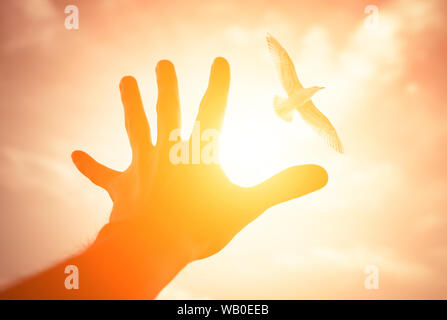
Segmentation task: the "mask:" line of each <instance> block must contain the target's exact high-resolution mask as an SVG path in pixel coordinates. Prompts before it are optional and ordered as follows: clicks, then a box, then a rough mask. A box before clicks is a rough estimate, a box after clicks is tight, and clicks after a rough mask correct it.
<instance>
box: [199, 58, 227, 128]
mask: <svg viewBox="0 0 447 320" xmlns="http://www.w3.org/2000/svg"><path fill="white" fill-rule="evenodd" d="M229 87H230V66H229V64H228V61H227V60H226V59H225V58H222V57H219V58H216V59H214V62H213V65H212V67H211V73H210V79H209V82H208V89H207V90H206V92H205V95H204V96H203V99H202V102H201V103H200V108H199V114H198V115H197V120H199V121H200V126H201V128H203V129H217V130H220V129H221V127H222V121H223V116H224V112H225V108H226V105H227V98H228V90H229Z"/></svg>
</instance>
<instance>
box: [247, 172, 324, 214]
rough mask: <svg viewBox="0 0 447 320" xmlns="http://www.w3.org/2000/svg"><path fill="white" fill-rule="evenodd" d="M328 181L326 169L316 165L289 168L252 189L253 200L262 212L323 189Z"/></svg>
mask: <svg viewBox="0 0 447 320" xmlns="http://www.w3.org/2000/svg"><path fill="white" fill-rule="evenodd" d="M327 181H328V175H327V172H326V170H325V169H323V168H322V167H320V166H317V165H314V164H308V165H302V166H295V167H291V168H288V169H286V170H284V171H281V172H280V173H278V174H276V175H274V176H273V177H271V178H269V179H267V180H266V181H264V182H262V183H261V184H258V185H257V186H254V187H252V188H251V193H252V199H253V201H256V202H258V203H259V205H260V206H261V208H262V211H264V210H266V209H268V208H270V207H272V206H274V205H276V204H279V203H282V202H285V201H288V200H292V199H295V198H298V197H301V196H303V195H305V194H308V193H311V192H313V191H316V190H318V189H321V188H323V187H324V186H325V185H326V183H327Z"/></svg>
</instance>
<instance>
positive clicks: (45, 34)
mask: <svg viewBox="0 0 447 320" xmlns="http://www.w3.org/2000/svg"><path fill="white" fill-rule="evenodd" d="M67 5H76V6H77V7H78V9H79V29H78V30H67V29H66V28H65V25H64V20H65V18H66V16H67V14H65V13H64V8H65V7H66V6H67ZM369 5H375V6H376V7H377V8H378V20H375V21H376V22H375V23H374V24H373V25H370V24H368V22H369V21H370V20H369V19H371V13H370V12H369V11H367V12H365V8H366V7H367V6H369ZM446 15H447V4H446V3H445V2H444V1H442V0H427V1H422V0H414V1H411V2H410V1H404V0H389V1H386V0H376V1H372V0H368V1H358V0H355V1H354V0H352V1H347V0H346V1H339V0H336V1H335V0H332V1H329V0H326V1H324V0H314V1H259V0H258V1H251V0H247V1H231V0H230V1H212V0H211V1H198V0H190V1H119V0H97V1H81V0H79V1H75V0H70V1H52V0H24V1H12V0H6V1H1V2H0V61H1V62H0V68H1V69H0V70H1V74H2V78H0V96H1V99H0V101H1V102H0V103H1V104H0V123H1V125H0V177H1V178H0V209H1V210H0V257H1V258H0V287H2V286H7V285H8V284H11V283H13V282H14V281H15V280H17V279H19V278H20V277H23V276H26V275H30V274H32V273H34V272H37V271H39V270H42V269H44V268H46V267H49V266H51V265H52V264H53V263H55V262H58V261H60V260H61V259H63V258H66V257H68V256H70V255H71V254H73V253H75V252H78V251H79V250H82V249H83V248H86V247H87V246H88V244H89V243H91V242H92V241H93V239H94V238H95V235H96V233H97V232H98V231H99V230H100V228H101V227H102V226H103V225H104V224H105V223H106V222H107V220H108V216H109V213H110V209H111V206H112V203H111V200H110V199H109V198H108V196H107V194H106V192H105V191H103V190H101V189H100V188H98V187H96V186H94V185H92V184H91V183H90V182H89V181H88V180H87V179H86V178H84V177H83V176H82V175H81V174H79V173H78V172H77V171H76V168H75V167H74V165H73V164H72V163H71V158H70V154H71V152H72V151H73V150H75V149H81V150H85V151H87V152H89V153H90V154H91V155H92V156H94V157H95V158H96V159H97V160H98V161H100V162H101V163H104V164H107V165H109V166H110V167H113V168H115V169H119V170H124V169H125V168H126V167H127V166H128V164H129V162H130V157H131V154H130V147H129V145H128V142H127V137H126V133H125V128H124V121H123V114H122V107H121V102H120V97H119V89H118V84H119V81H120V79H121V77H123V76H124V75H133V76H135V78H136V79H137V80H138V82H139V86H140V90H141V91H142V98H143V102H144V104H145V109H146V113H147V114H148V117H149V121H150V124H151V130H152V136H153V139H156V114H155V110H154V109H155V108H154V106H155V102H156V97H157V92H156V83H155V65H156V63H157V61H159V60H161V59H169V60H171V61H172V62H173V63H174V64H175V67H176V70H177V75H178V79H179V87H180V99H181V104H182V105H181V108H182V124H183V128H182V130H183V135H184V136H185V137H186V136H187V135H188V133H189V132H190V131H191V129H192V126H193V122H194V118H195V116H196V113H197V108H198V104H199V101H200V99H201V96H202V94H203V93H204V91H205V89H206V85H207V80H208V75H209V69H210V66H211V63H212V61H213V59H214V58H215V57H217V56H223V57H225V58H226V59H227V60H228V61H229V63H230V67H231V85H230V96H229V101H228V107H227V112H226V116H225V120H224V127H223V132H222V138H221V141H222V142H221V144H222V146H221V147H222V151H221V164H222V167H223V168H224V170H225V172H226V173H227V175H228V177H229V178H230V179H231V181H233V182H234V183H237V184H240V185H245V186H249V185H254V184H256V183H259V182H261V181H262V180H264V179H266V178H267V177H269V176H271V175H273V174H274V173H276V172H278V171H280V170H282V169H285V168H287V167H289V166H292V165H297V164H303V163H316V164H319V165H321V166H323V167H324V168H326V170H327V171H328V174H329V182H328V185H327V186H326V187H324V188H323V189H322V190H320V191H318V192H315V193H312V194H310V195H307V196H304V197H302V198H299V199H295V200H292V201H289V202H287V203H284V204H281V205H278V206H275V207H273V208H271V209H269V210H267V211H266V212H265V213H264V214H263V215H262V216H261V217H260V218H258V219H257V220H255V221H254V222H253V223H251V224H250V225H249V226H248V227H246V228H245V229H244V230H243V231H241V232H240V233H239V234H238V235H237V236H236V237H235V238H234V239H233V240H232V241H231V242H230V243H229V244H228V246H227V247H225V248H224V249H223V250H222V251H221V252H219V253H218V254H216V255H215V256H212V257H210V258H207V259H205V260H201V261H197V262H194V263H192V264H190V265H188V266H187V267H186V268H185V269H184V270H182V271H181V272H180V274H179V275H178V276H177V277H176V278H175V279H174V280H173V281H172V282H171V283H170V284H169V285H168V286H167V287H166V288H165V289H164V290H163V291H162V292H161V293H160V295H159V298H160V299H302V298H306V299H316V298H319V299H391V298H394V299H395V298H399V299H415V298H421V299H428V298H430V299H441V298H443V299H446V298H447V276H446V275H445V271H444V270H446V268H447V237H446V236H445V229H446V228H447V217H446V211H447V197H446V196H445V195H446V192H447V179H446V178H447V170H446V169H445V163H446V160H447V151H446V150H447V148H446V147H447V142H446V141H447V139H446V138H447V127H446V126H445V121H446V120H447V118H446V117H447V111H446V110H445V101H446V98H447V84H446V82H445V81H444V80H445V74H446V71H447V64H446V62H445V55H446V52H447V44H446V43H447V42H446V35H447V25H446V22H445V21H446V17H445V16H446ZM267 32H269V33H271V34H272V35H273V36H275V37H276V38H277V39H278V41H279V42H280V43H281V44H282V45H283V46H284V48H286V50H287V51H288V52H289V55H290V56H291V58H292V60H293V61H294V63H295V67H296V70H297V73H298V76H299V78H300V80H301V82H302V83H303V85H304V86H313V85H320V86H325V87H326V89H325V90H322V91H321V92H319V93H318V94H317V95H316V96H315V98H314V99H313V101H314V103H315V105H316V106H317V107H318V108H319V109H320V110H321V111H322V112H323V113H324V114H326V115H327V117H328V118H329V119H330V120H331V122H332V123H333V124H334V126H335V127H336V129H337V131H338V133H339V136H340V138H341V140H342V142H343V145H344V147H345V153H344V154H343V155H339V154H337V153H336V152H334V151H333V150H331V149H330V148H328V147H327V146H326V145H325V144H324V142H323V141H322V140H320V139H319V137H318V136H316V135H315V134H314V133H313V132H312V131H310V130H309V129H308V128H307V127H306V126H305V124H304V123H303V122H302V121H301V120H300V119H299V118H298V117H297V118H296V119H295V120H294V122H292V123H290V124H289V123H285V122H283V121H281V120H280V119H279V118H277V117H276V116H275V114H274V112H273V108H272V101H273V96H274V95H275V94H279V95H282V96H284V95H285V93H284V92H283V90H282V88H281V86H280V82H279V79H278V77H277V75H276V73H275V69H274V65H273V63H272V61H271V59H270V56H269V54H268V50H267V46H266V42H265V35H266V33H267ZM368 266H375V267H376V268H377V270H378V271H379V288H378V289H373V290H371V289H370V290H368V289H366V288H365V279H366V278H367V276H368V274H366V273H365V268H367V267H368ZM81 281H82V280H81Z"/></svg>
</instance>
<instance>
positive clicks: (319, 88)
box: [318, 87, 326, 90]
mask: <svg viewBox="0 0 447 320" xmlns="http://www.w3.org/2000/svg"><path fill="white" fill-rule="evenodd" d="M321 89H326V87H318V90H321Z"/></svg>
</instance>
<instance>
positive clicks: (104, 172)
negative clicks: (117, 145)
mask: <svg viewBox="0 0 447 320" xmlns="http://www.w3.org/2000/svg"><path fill="white" fill-rule="evenodd" d="M71 158H72V160H73V163H74V164H75V166H76V168H78V170H79V171H80V172H81V173H82V174H83V175H84V176H86V177H87V178H89V179H90V181H91V182H93V183H94V184H96V185H97V186H99V187H101V188H104V189H106V190H107V189H108V188H109V186H110V183H111V181H112V180H113V179H114V178H115V177H116V176H118V174H119V172H118V171H115V170H112V169H110V168H107V167H106V166H103V165H102V164H100V163H99V162H97V161H96V160H95V159H93V158H92V157H90V156H89V155H88V154H87V153H85V152H83V151H79V150H76V151H74V152H73V153H72V154H71Z"/></svg>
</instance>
